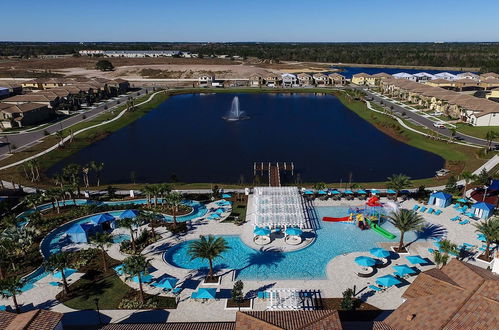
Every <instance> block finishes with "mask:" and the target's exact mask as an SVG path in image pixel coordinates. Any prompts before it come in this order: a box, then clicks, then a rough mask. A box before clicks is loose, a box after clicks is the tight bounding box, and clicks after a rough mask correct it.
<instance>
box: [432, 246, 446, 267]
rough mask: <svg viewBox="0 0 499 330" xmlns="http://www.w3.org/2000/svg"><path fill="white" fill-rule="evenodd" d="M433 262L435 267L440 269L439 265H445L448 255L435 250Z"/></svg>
mask: <svg viewBox="0 0 499 330" xmlns="http://www.w3.org/2000/svg"><path fill="white" fill-rule="evenodd" d="M433 260H434V261H435V264H436V265H437V267H438V268H440V265H446V264H447V261H449V255H448V254H447V253H441V252H440V251H438V250H435V251H434V252H433Z"/></svg>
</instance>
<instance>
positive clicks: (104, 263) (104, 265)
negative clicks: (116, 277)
mask: <svg viewBox="0 0 499 330" xmlns="http://www.w3.org/2000/svg"><path fill="white" fill-rule="evenodd" d="M101 253H102V266H103V267H104V273H105V272H107V259H106V251H105V250H104V247H103V246H102V247H101Z"/></svg>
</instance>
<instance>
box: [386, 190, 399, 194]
mask: <svg viewBox="0 0 499 330" xmlns="http://www.w3.org/2000/svg"><path fill="white" fill-rule="evenodd" d="M386 193H387V194H396V193H397V192H396V191H395V190H393V189H388V190H387V191H386Z"/></svg>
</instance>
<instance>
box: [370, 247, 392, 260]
mask: <svg viewBox="0 0 499 330" xmlns="http://www.w3.org/2000/svg"><path fill="white" fill-rule="evenodd" d="M369 253H371V254H372V255H373V256H375V257H376V258H388V257H389V256H390V251H388V250H385V249H382V248H374V249H371V250H369Z"/></svg>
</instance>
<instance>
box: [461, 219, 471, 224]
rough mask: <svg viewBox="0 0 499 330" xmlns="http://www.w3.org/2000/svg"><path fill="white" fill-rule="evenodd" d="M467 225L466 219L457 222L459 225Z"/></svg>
mask: <svg viewBox="0 0 499 330" xmlns="http://www.w3.org/2000/svg"><path fill="white" fill-rule="evenodd" d="M468 223H470V221H469V220H468V219H466V220H463V221H461V222H459V224H460V225H467V224H468Z"/></svg>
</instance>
